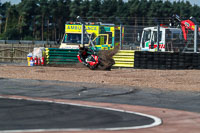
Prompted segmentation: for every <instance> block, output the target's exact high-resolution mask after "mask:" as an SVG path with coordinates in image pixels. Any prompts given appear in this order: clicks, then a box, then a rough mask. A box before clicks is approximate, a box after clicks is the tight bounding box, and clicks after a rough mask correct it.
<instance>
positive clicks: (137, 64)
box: [134, 51, 142, 68]
mask: <svg viewBox="0 0 200 133" xmlns="http://www.w3.org/2000/svg"><path fill="white" fill-rule="evenodd" d="M141 54H142V52H141V51H135V55H134V68H140V64H141V63H140V60H141V59H140V57H141Z"/></svg>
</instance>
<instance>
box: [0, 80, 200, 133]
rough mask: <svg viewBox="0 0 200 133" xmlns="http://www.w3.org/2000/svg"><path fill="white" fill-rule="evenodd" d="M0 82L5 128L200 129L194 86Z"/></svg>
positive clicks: (0, 129) (1, 123)
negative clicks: (190, 88)
mask: <svg viewBox="0 0 200 133" xmlns="http://www.w3.org/2000/svg"><path fill="white" fill-rule="evenodd" d="M0 85H1V86H0V108H1V110H0V114H1V117H0V132H27V131H28V132H57V131H59V132H70V131H74V132H76V131H78V132H94V131H95V132H107V131H108V132H112V131H113V132H116V130H117V132H123V133H124V132H132V130H137V132H141V133H146V132H154V133H156V132H161V131H162V132H170V133H173V132H174V133H175V132H177V131H182V132H183V133H184V132H185V133H186V132H188V127H190V131H192V132H193V133H196V132H198V131H199V130H200V125H199V124H198V123H199V122H200V114H199V113H200V105H199V102H198V99H199V93H195V92H186V91H164V90H158V89H149V88H134V87H126V86H107V85H101V84H88V83H73V82H61V81H44V80H28V79H6V78H1V79H0ZM77 105H78V106H77ZM155 122H156V123H155ZM149 125H150V126H149ZM151 126H153V127H151ZM135 127H136V128H135ZM138 127H139V128H138ZM150 127H151V128H150ZM166 129H170V130H166ZM172 129H173V130H172Z"/></svg>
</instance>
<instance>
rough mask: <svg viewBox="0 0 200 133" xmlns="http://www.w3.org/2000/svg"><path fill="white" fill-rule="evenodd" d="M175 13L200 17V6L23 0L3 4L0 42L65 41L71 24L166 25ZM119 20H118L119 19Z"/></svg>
mask: <svg viewBox="0 0 200 133" xmlns="http://www.w3.org/2000/svg"><path fill="white" fill-rule="evenodd" d="M172 14H178V15H180V16H182V17H186V18H189V17H190V16H193V17H196V19H197V20H199V18H198V17H199V16H200V7H199V6H197V5H191V4H190V2H189V1H186V2H184V1H178V2H177V1H174V2H173V3H171V2H170V1H168V0H166V1H163V0H128V2H125V1H124V0H22V1H21V2H20V3H19V4H16V5H12V4H11V3H10V2H6V3H0V39H5V40H7V39H13V40H14V39H16V40H45V41H46V40H54V41H56V40H57V39H59V38H61V37H62V35H63V33H64V25H65V23H66V22H67V21H77V19H76V17H77V16H81V17H82V19H83V20H84V21H88V22H89V21H90V22H91V21H93V22H96V21H98V22H107V23H115V24H120V23H122V24H123V25H134V26H139V25H150V24H154V22H153V18H155V17H156V18H158V19H159V20H160V21H161V22H162V23H168V22H167V20H168V18H169V17H171V16H172ZM116 18H118V19H116Z"/></svg>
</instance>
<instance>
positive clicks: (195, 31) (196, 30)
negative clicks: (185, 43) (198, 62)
mask: <svg viewBox="0 0 200 133" xmlns="http://www.w3.org/2000/svg"><path fill="white" fill-rule="evenodd" d="M197 35H198V25H197V24H195V30H194V53H196V52H197V48H198V47H197V43H198V42H197V41H198V38H197Z"/></svg>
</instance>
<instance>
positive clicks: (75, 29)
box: [65, 24, 99, 36]
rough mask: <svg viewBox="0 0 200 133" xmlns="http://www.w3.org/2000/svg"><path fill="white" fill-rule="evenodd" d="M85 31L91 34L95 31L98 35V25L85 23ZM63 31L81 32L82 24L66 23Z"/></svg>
mask: <svg viewBox="0 0 200 133" xmlns="http://www.w3.org/2000/svg"><path fill="white" fill-rule="evenodd" d="M86 31H87V32H88V33H89V34H91V33H95V34H96V35H97V36H98V35H99V26H98V25H86ZM65 33H82V25H78V24H66V25H65Z"/></svg>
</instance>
